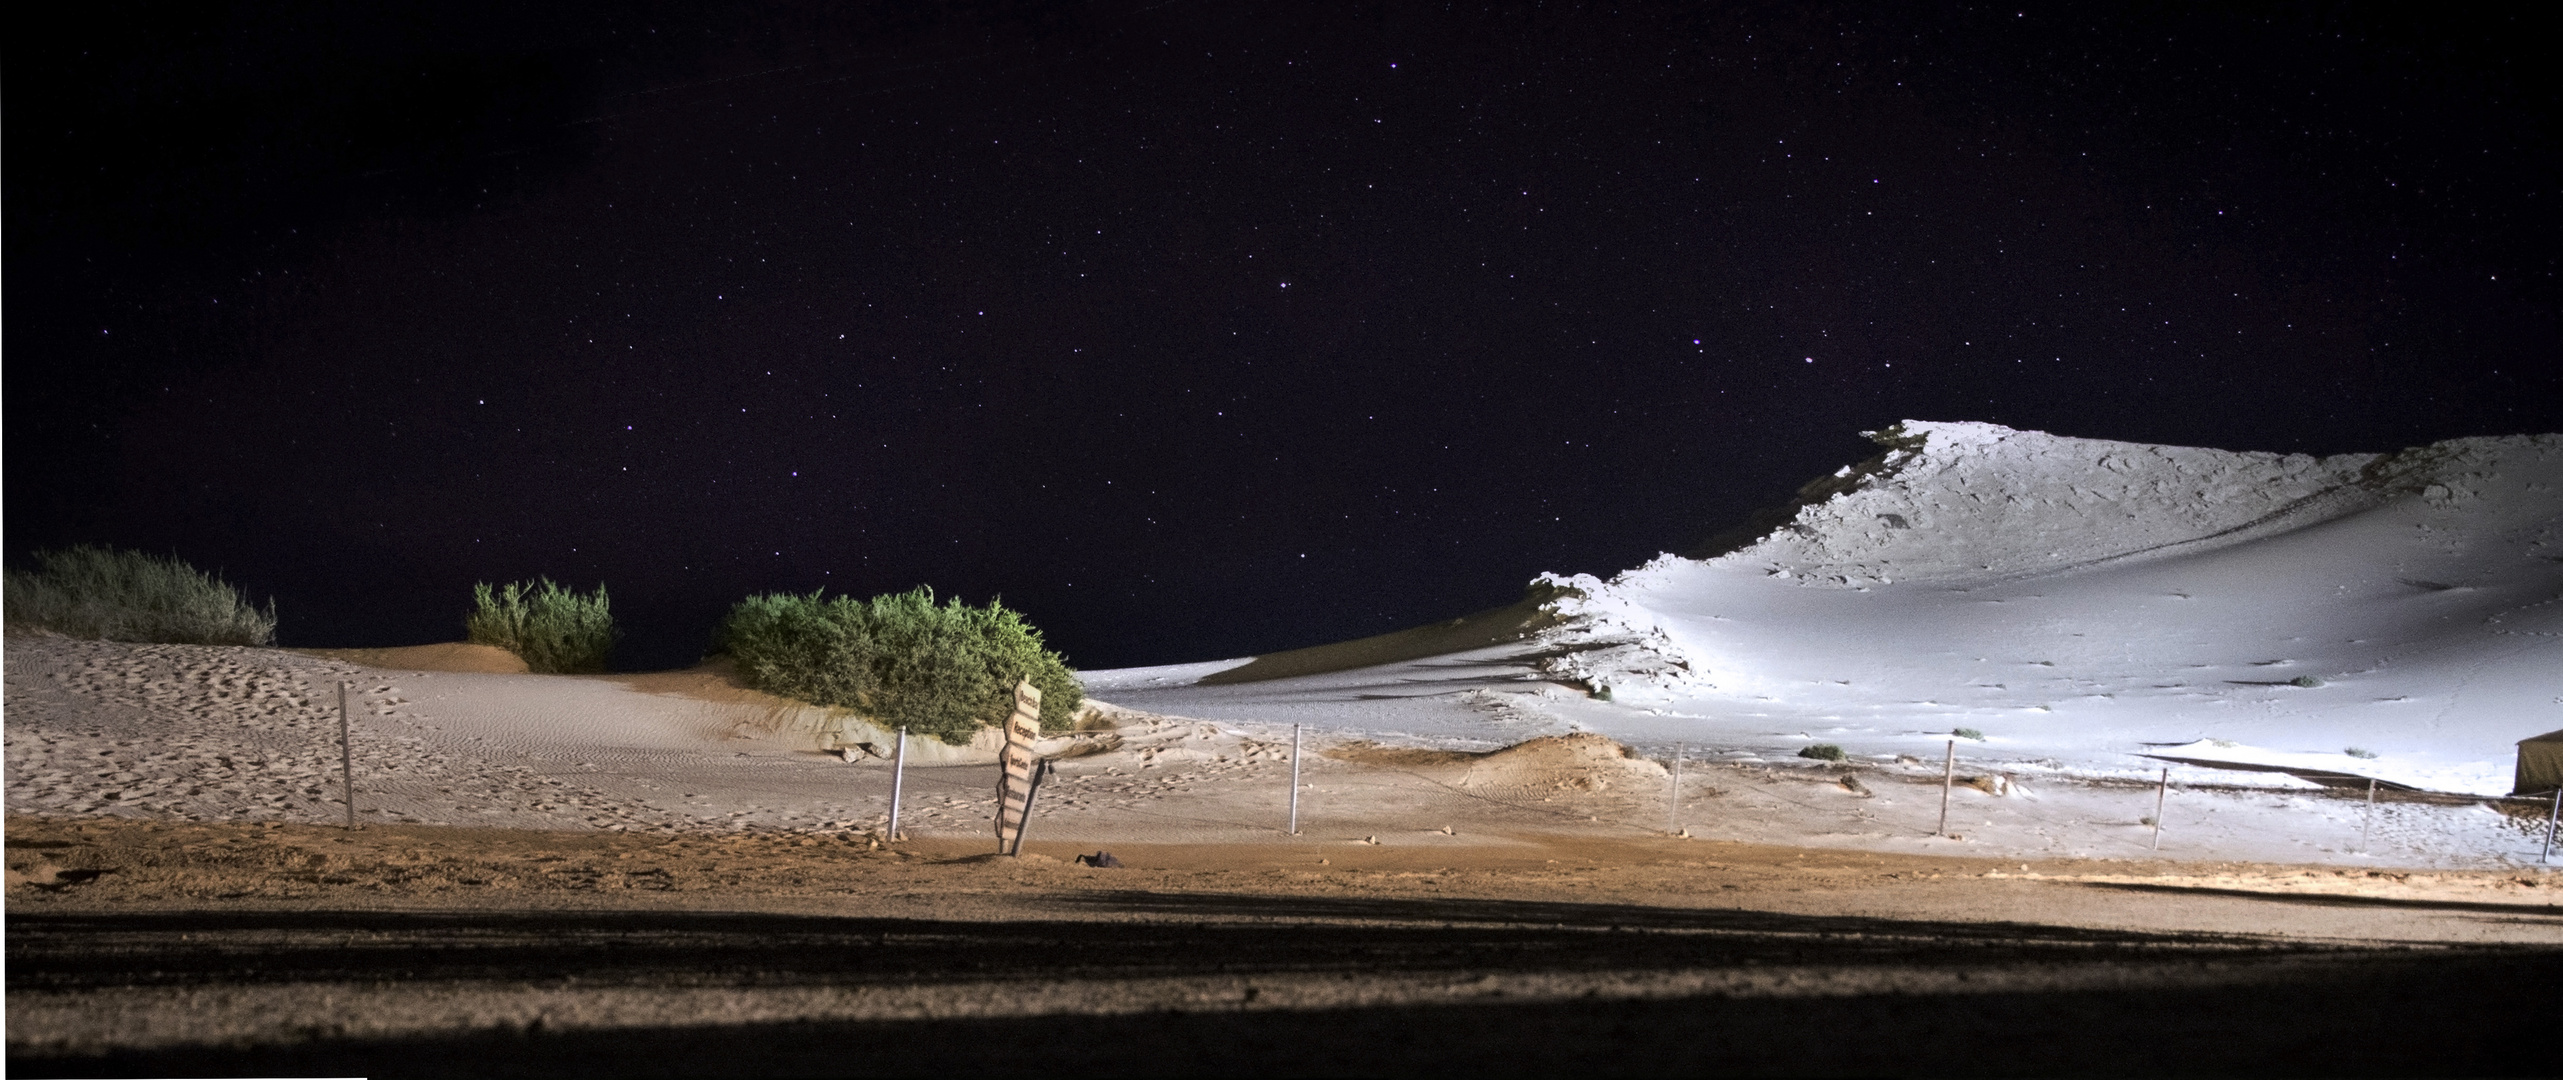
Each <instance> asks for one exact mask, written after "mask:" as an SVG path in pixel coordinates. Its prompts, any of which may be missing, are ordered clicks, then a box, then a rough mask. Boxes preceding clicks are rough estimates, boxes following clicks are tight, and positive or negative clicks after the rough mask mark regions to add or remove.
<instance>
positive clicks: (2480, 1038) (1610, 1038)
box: [7, 893, 2563, 1077]
mask: <svg viewBox="0 0 2563 1080" xmlns="http://www.w3.org/2000/svg"><path fill="white" fill-rule="evenodd" d="M1042 904H1052V905H1056V909H1057V910H1058V913H1059V915H1060V916H1061V917H1059V918H1052V919H1036V920H1027V921H1019V922H995V923H989V922H958V921H953V922H944V921H932V920H914V919H865V918H827V917H814V916H790V915H767V914H721V913H712V914H701V913H667V912H514V913H475V914H451V913H386V912H353V911H348V912H320V913H309V912H299V913H242V912H178V913H157V914H144V915H95V914H92V915H13V916H11V917H10V918H9V919H8V935H7V955H8V989H9V993H10V995H11V997H12V999H13V1003H14V1001H15V1000H16V999H18V998H20V996H21V995H80V994H83V993H86V992H91V991H96V990H101V989H107V988H134V987H160V988H169V989H173V990H174V989H183V988H186V987H208V986H238V985H245V984H260V983H265V984H288V983H298V982H311V983H336V982H340V981H356V982H362V983H369V984H384V983H389V984H394V985H399V986H405V987H420V988H433V987H436V986H440V985H448V984H456V983H461V982H465V981H477V980H498V981H522V982H526V983H529V984H541V985H576V986H582V987H586V986H646V987H662V986H696V987H699V986H706V985H713V986H736V987H740V988H742V989H753V988H769V987H791V986H860V985H899V984H917V983H927V982H953V981H970V982H978V983H989V982H996V983H1003V982H1004V981H1006V980H1024V981H1031V980H1045V979H1064V978H1081V979H1097V978H1101V979H1116V978H1141V977H1148V976H1160V975H1203V974H1221V975H1237V974H1241V973H1242V974H1249V975H1253V974H1261V973H1276V974H1291V975H1294V976H1306V975H1309V974H1311V973H1315V974H1330V973H1331V974H1335V975H1339V976H1340V977H1343V978H1347V979H1357V978H1373V977H1380V976H1383V975H1391V974H1400V973H1404V974H1414V973H1424V974H1441V975H1448V976H1449V977H1451V978H1454V979H1460V978H1472V977H1478V976H1486V975H1495V976H1501V975H1504V974H1506V973H1529V974H1538V973H1556V972H1591V971H1611V972H1667V971H1682V970H1696V969H1704V968H1753V967H1757V966H1779V965H1787V966H1793V967H1799V968H1807V967H1814V968H1821V969H1828V970H1834V971H1857V970H1861V969H1864V968H1874V967H1883V966H1890V965H1893V966H1903V967H1913V966H1917V965H1919V966H1928V967H1930V968H1932V969H1934V970H1939V971H1959V972H1966V971H1976V970H1981V971H1983V972H1986V973H1988V974H1991V973H1994V972H1997V971H2017V970H2020V969H2023V968H2036V969H2041V970H2071V971H2076V972H2080V973H2084V974H2090V973H2093V972H2102V973H2104V974H2106V975H2108V976H2110V977H2107V978H2101V979H2097V980H2094V979H2084V980H2083V981H2082V982H2081V983H2080V985H2082V986H2085V987H2091V986H2098V987H2102V988H2100V989H2076V990H2069V991H2049V992H2038V993H2019V992H1962V993H1876V994H1861V995H1852V996H1835V997H1800V998H1778V997H1699V998H1680V999H1669V1000H1668V999H1649V1000H1573V1001H1548V1002H1536V1003H1522V1002H1507V1001H1501V1000H1490V1001H1486V1002H1483V1003H1468V1004H1448V1003H1437V1004H1430V1005H1416V1006H1386V1007H1369V1008H1360V1009H1322V1010H1310V1011H1283V1010H1266V1011H1249V1010H1238V1009H1208V1010H1205V1011H1166V1012H1152V1013H1146V1014H1137V1015H1127V1014H1125V1015H1070V1016H1041V1017H1033V1018H1010V1019H936V1020H866V1021H801V1022H790V1023H756V1024H733V1025H712V1026H687V1027H681V1028H654V1029H619V1030H610V1031H542V1030H532V1031H528V1030H507V1031H497V1032H492V1031H475V1032H465V1033H457V1034H453V1035H447V1036H434V1037H413V1038H399V1039H384V1040H362V1039H333V1038H326V1037H323V1038H316V1039H314V1040H312V1041H308V1042H300V1043H296V1044H292V1045H268V1046H249V1047H188V1048H178V1049H166V1050H154V1051H147V1052H145V1051H133V1052H122V1053H113V1054H107V1055H103V1056H81V1057H38V1056H28V1055H22V1054H19V1053H17V1052H16V1050H15V1048H16V1047H17V1046H18V1045H19V1044H18V1043H17V1041H16V1040H17V1039H18V1038H20V1037H22V1036H24V1035H26V1034H27V1033H22V1032H18V1031H12V1033H11V1034H12V1037H13V1042H12V1046H13V1052H12V1054H11V1057H10V1059H9V1062H8V1072H9V1074H10V1075H12V1076H23V1077H35V1076H112V1075H206V1076H219V1075H294V1074H337V1075H371V1076H564V1075H570V1076H584V1075H611V1076H617V1077H640V1076H672V1075H758V1076H816V1075H844V1074H849V1073H852V1074H926V1073H938V1074H961V1073H991V1074H1029V1073H1057V1072H1073V1073H1103V1074H1129V1073H1150V1074H1156V1073H1176V1072H1186V1073H1189V1072H1201V1071H1207V1070H1230V1071H1252V1072H1256V1073H1276V1072H1279V1073H1327V1074H1338V1073H1354V1074H1389V1073H1398V1074H1434V1073H1489V1072H1500V1073H1507V1074H1511V1073H1524V1072H1535V1071H1536V1072H1550V1071H1564V1070H1577V1071H1582V1072H1597V1071H1598V1072H1611V1073H1643V1074H1654V1073H1688V1074H1695V1075H1696V1074H1700V1073H1708V1072H1716V1073H1745V1074H1780V1073H1968V1074H1976V1075H2019V1074H2048V1073H2057V1072H2086V1073H2117V1074H2125V1073H2163V1072H2216V1073H2246V1072H2247V1073H2282V1074H2309V1073H2321V1074H2416V1073H2419V1074H2427V1073H2468V1074H2477V1075H2480V1074H2501V1073H2521V1074H2550V1073H2551V1071H2552V1062H2551V1059H2550V1057H2547V1056H2544V1055H2543V1054H2542V1053H2541V1051H2540V1050H2539V1048H2538V1046H2537V1040H2536V1039H2535V1037H2534V1036H2533V1034H2532V1033H2533V1032H2535V1031H2540V1030H2543V1029H2544V1028H2545V1027H2546V1026H2547V1025H2549V1024H2550V1022H2551V1018H2552V1015H2553V1013H2552V1010H2553V1008H2554V1003H2555V1002H2556V1001H2558V1000H2563V994H2558V991H2563V950H2556V949H2543V948H2531V947H2520V946H2508V947H2504V948H2501V949H2497V950H2495V949H2446V948H2432V949H2395V948H2347V947H2339V946H2330V945H2323V944H2319V943H2309V942H2303V941H2287V940H2272V939H2257V938H2245V937H2231V936H2214V935H2191V934H2150V933H2129V932H2111V931H2099V930H2083V929H2071V928H2057V927H2043V926H2027V925H2000V924H1964V923H1939V922H1921V921H1899V920H1890V919H1866V918H1848V917H1806V916H1793V915H1780V914H1773V913H1768V912H1742V911H1704V910H1682V909H1667V908H1656V907H1642V906H1630V905H1607V904H1564V903H1537V902H1515V901H1491V900H1453V901H1434V900H1416V899H1335V898H1328V899H1306V898H1293V897H1273V896H1251V895H1170V894H1155V893H1131V894H1119V895H1102V896H1095V895H1086V896H1079V897H1073V898H1062V899H1058V900H1054V901H1043V902H1037V903H1035V904H1033V905H1028V906H1030V907H1034V908H1038V907H1039V906H1041V905H1042ZM2120 975H2123V976H2124V977H2123V978H2119V977H2117V976H2120Z"/></svg>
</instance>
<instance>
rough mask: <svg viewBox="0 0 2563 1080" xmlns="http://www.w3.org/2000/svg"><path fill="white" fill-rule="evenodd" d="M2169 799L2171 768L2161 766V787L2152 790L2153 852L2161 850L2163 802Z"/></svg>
mask: <svg viewBox="0 0 2563 1080" xmlns="http://www.w3.org/2000/svg"><path fill="white" fill-rule="evenodd" d="M2170 797H2171V766H2169V765H2165V766H2163V780H2162V786H2161V787H2158V788H2155V789H2154V850H2156V851H2161V850H2162V849H2163V800H2165V799H2168V798H2170Z"/></svg>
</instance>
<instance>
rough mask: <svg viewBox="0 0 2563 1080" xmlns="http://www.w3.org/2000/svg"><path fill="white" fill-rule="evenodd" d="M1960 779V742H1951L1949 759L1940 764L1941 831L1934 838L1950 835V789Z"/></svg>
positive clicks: (1954, 740) (1953, 740) (1952, 740)
mask: <svg viewBox="0 0 2563 1080" xmlns="http://www.w3.org/2000/svg"><path fill="white" fill-rule="evenodd" d="M1957 777H1958V740H1956V739H1951V740H1949V758H1948V760H1946V761H1943V762H1941V763H1940V830H1939V831H1938V832H1935V833H1933V834H1932V835H1934V836H1947V835H1949V788H1950V787H1951V785H1952V784H1953V783H1955V781H1956V780H1957Z"/></svg>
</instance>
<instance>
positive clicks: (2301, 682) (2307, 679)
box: [2287, 675, 2323, 690]
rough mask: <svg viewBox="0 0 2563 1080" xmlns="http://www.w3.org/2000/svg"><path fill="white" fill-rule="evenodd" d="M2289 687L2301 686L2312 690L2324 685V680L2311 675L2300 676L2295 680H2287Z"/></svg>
mask: <svg viewBox="0 0 2563 1080" xmlns="http://www.w3.org/2000/svg"><path fill="white" fill-rule="evenodd" d="M2287 685H2289V686H2301V687H2304V688H2305V689H2307V690H2311V689H2313V688H2315V687H2317V686H2321V685H2323V680H2321V679H2317V678H2315V677H2313V676H2311V675H2299V676H2297V677H2295V678H2293V679H2289V680H2287Z"/></svg>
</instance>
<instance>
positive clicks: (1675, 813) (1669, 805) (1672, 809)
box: [1664, 743, 1684, 833]
mask: <svg viewBox="0 0 2563 1080" xmlns="http://www.w3.org/2000/svg"><path fill="white" fill-rule="evenodd" d="M1683 749H1684V748H1683V745H1682V744H1681V743H1674V744H1673V786H1672V787H1670V788H1668V789H1666V791H1665V792H1664V831H1666V832H1669V833H1679V832H1681V831H1682V751H1683Z"/></svg>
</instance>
